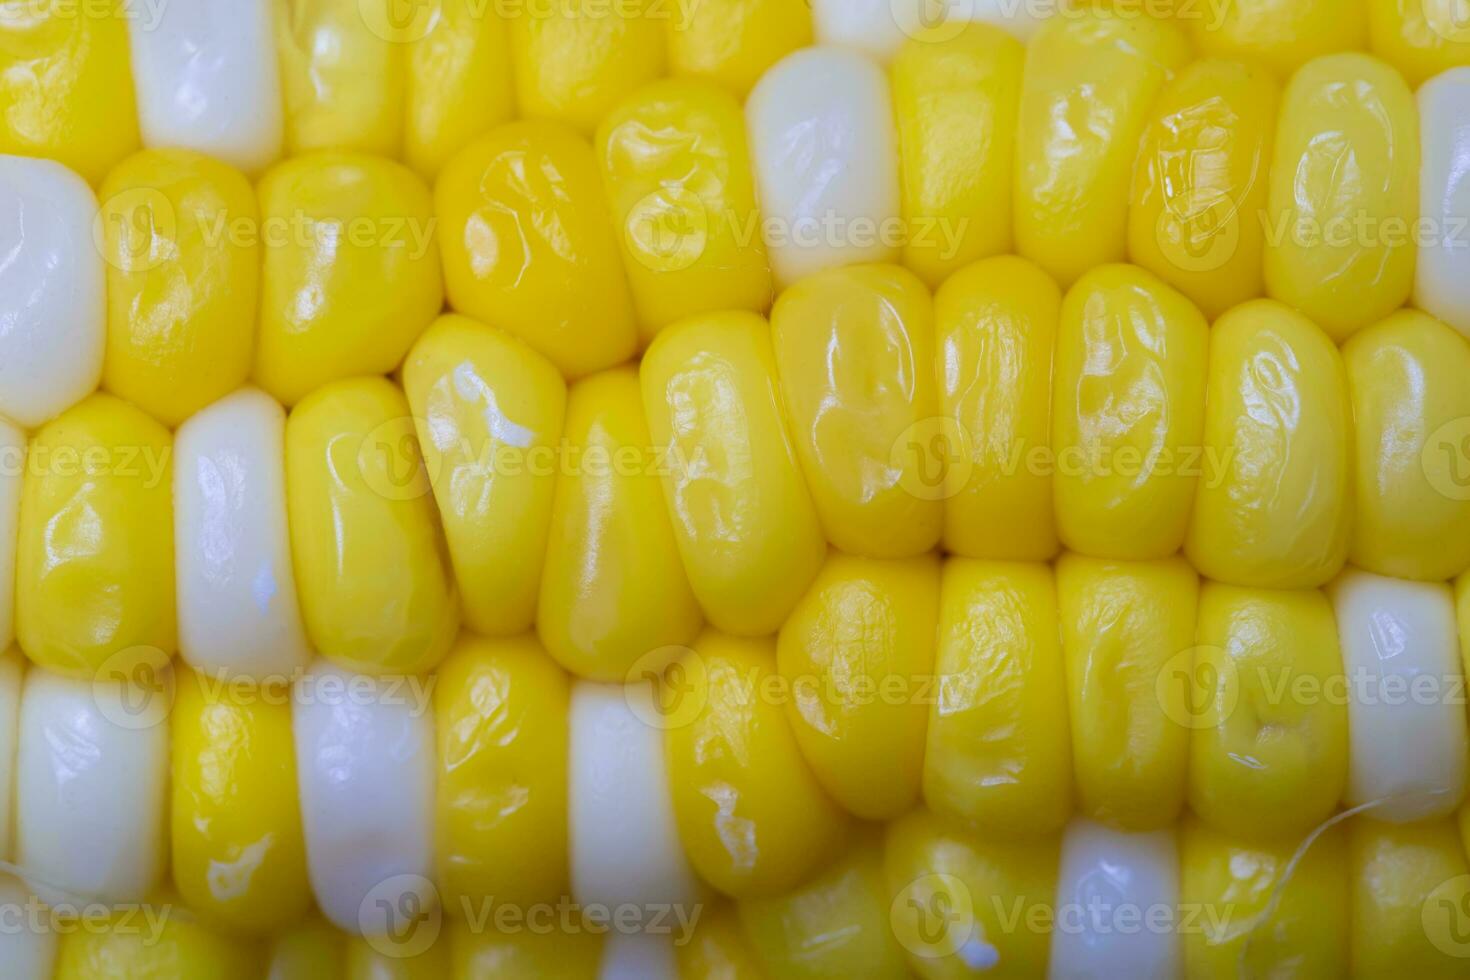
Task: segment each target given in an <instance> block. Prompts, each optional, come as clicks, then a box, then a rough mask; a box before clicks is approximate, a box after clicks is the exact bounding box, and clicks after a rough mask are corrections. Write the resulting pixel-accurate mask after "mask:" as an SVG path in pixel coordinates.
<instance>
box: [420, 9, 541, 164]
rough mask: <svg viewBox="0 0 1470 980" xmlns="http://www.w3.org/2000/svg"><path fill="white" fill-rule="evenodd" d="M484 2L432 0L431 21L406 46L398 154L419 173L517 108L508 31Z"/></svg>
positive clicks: (455, 150) (512, 115)
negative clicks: (401, 145) (404, 107)
mask: <svg viewBox="0 0 1470 980" xmlns="http://www.w3.org/2000/svg"><path fill="white" fill-rule="evenodd" d="M420 9H421V8H420ZM486 9H493V8H486V7H485V6H484V5H483V3H481V2H480V0H433V3H432V10H433V16H434V19H433V22H432V26H431V27H429V28H428V30H427V32H426V33H425V34H424V35H423V37H420V38H417V39H416V40H414V41H413V42H412V43H411V45H410V47H409V49H408V55H407V58H408V63H407V68H406V72H407V81H406V90H405V94H404V100H405V102H406V103H407V114H406V117H405V119H404V133H403V142H404V150H403V157H404V161H405V162H406V163H407V164H408V165H409V166H410V167H412V168H413V169H414V170H415V171H417V172H418V173H419V174H420V175H421V176H422V177H423V178H424V180H427V181H433V179H434V178H435V177H436V176H438V174H439V171H440V170H441V169H443V167H444V164H445V163H447V162H448V160H449V158H450V157H452V156H453V155H454V154H455V153H456V152H457V151H459V150H460V149H461V148H463V147H464V146H465V144H467V143H469V142H470V141H471V140H473V139H474V138H475V137H477V136H479V135H480V134H482V133H484V132H487V131H488V130H490V129H492V128H493V127H495V126H498V125H500V124H501V123H504V122H508V121H509V120H511V119H512V118H514V116H515V92H514V91H513V90H512V88H511V68H510V36H509V31H508V29H507V25H506V23H505V21H504V19H502V18H500V17H494V16H484V15H483V11H485V10H486Z"/></svg>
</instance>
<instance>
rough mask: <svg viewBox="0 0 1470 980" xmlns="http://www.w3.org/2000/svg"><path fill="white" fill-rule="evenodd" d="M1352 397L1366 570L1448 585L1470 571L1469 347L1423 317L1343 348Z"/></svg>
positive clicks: (1356, 529)
mask: <svg viewBox="0 0 1470 980" xmlns="http://www.w3.org/2000/svg"><path fill="white" fill-rule="evenodd" d="M1342 356H1343V361H1344V363H1345V364H1346V366H1347V379H1348V390H1349V392H1350V393H1351V396H1352V406H1353V423H1354V424H1353V433H1354V436H1355V442H1356V445H1355V446H1354V454H1353V458H1354V470H1355V472H1356V474H1357V480H1356V484H1357V487H1356V497H1355V500H1356V514H1355V517H1354V520H1353V543H1352V551H1351V553H1350V555H1349V557H1350V559H1351V560H1352V563H1353V564H1354V565H1357V566H1358V567H1359V568H1363V569H1366V570H1367V571H1370V572H1377V573H1378V574H1380V575H1392V576H1394V577H1397V578H1410V579H1421V580H1426V581H1442V580H1444V579H1447V578H1450V577H1452V576H1454V575H1457V574H1458V573H1460V572H1462V571H1464V570H1465V569H1466V568H1467V567H1470V496H1467V494H1465V492H1464V491H1463V489H1462V488H1461V487H1460V486H1459V484H1458V483H1457V482H1456V479H1457V477H1459V470H1460V468H1461V467H1463V465H1464V463H1463V459H1464V454H1463V451H1462V445H1461V443H1462V440H1463V439H1464V436H1465V432H1464V430H1463V426H1465V425H1466V424H1470V422H1467V420H1470V387H1467V386H1466V385H1465V381H1464V379H1465V378H1467V377H1470V346H1466V344H1465V340H1464V338H1463V337H1461V336H1460V335H1459V334H1458V333H1457V332H1456V331H1454V330H1452V329H1450V328H1449V327H1447V326H1445V325H1444V324H1443V323H1440V322H1439V321H1438V320H1436V319H1434V318H1433V317H1431V316H1428V315H1426V314H1424V313H1420V312H1418V311H1415V310H1404V311H1402V312H1399V313H1395V314H1394V315H1393V316H1391V317H1389V318H1388V319H1387V320H1383V321H1381V322H1379V323H1376V324H1374V325H1373V326H1371V327H1369V328H1367V329H1366V330H1364V331H1362V332H1361V333H1359V334H1357V335H1355V336H1354V337H1353V338H1352V339H1351V340H1349V341H1348V342H1347V343H1346V344H1345V345H1344V346H1343V349H1342Z"/></svg>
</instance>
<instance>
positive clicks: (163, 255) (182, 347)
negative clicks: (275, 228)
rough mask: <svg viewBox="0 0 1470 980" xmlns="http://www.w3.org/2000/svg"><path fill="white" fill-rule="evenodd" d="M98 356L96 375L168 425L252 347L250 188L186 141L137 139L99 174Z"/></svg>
mask: <svg viewBox="0 0 1470 980" xmlns="http://www.w3.org/2000/svg"><path fill="white" fill-rule="evenodd" d="M99 197H100V199H101V201H102V211H101V218H100V222H101V229H102V251H103V258H104V259H105V260H106V262H107V357H106V361H105V363H104V366H103V374H102V383H103V385H104V386H105V387H106V388H107V390H108V391H111V392H112V393H113V394H115V395H118V396H119V397H122V398H126V399H128V400H129V401H131V402H132V403H133V404H135V405H137V406H138V407H139V408H141V409H143V410H144V411H146V412H148V413H149V414H151V415H152V416H153V417H154V418H156V419H158V420H159V421H160V422H162V423H163V424H164V425H167V426H169V427H170V428H176V427H177V426H178V425H179V424H180V423H181V422H183V421H184V420H185V419H187V418H188V417H189V416H191V415H193V414H194V413H195V412H197V411H198V410H199V409H201V408H203V407H204V406H205V405H208V404H209V403H210V402H212V401H214V400H216V399H218V398H222V397H224V396H225V395H228V394H229V393H230V392H232V391H234V390H235V389H236V388H238V387H239V386H240V385H241V384H243V383H244V381H245V378H246V377H247V376H248V375H249V374H250V359H251V353H252V351H253V349H254V346H255V316H256V306H257V302H258V300H259V298H260V245H259V242H257V241H256V240H255V239H254V238H253V237H252V236H239V235H234V234H232V233H231V231H230V230H229V229H231V228H234V227H238V226H240V225H242V224H243V225H245V226H248V227H254V226H255V224H256V221H257V211H256V203H255V189H254V188H253V187H251V185H250V181H248V180H247V179H246V178H245V176H244V175H243V174H241V173H240V172H239V171H237V170H235V169H234V168H233V167H230V166H228V165H226V164H223V163H220V162H219V161H217V160H214V159H211V158H210V157H207V156H204V155H203V154H200V153H193V152H190V151H188V150H144V151H143V152H142V153H138V154H135V155H134V156H131V157H129V158H128V159H126V160H124V161H123V162H122V163H120V164H118V165H117V166H116V167H114V168H113V170H112V172H111V173H110V174H109V175H108V177H107V180H105V181H104V182H103V184H102V190H101V192H100V194H99Z"/></svg>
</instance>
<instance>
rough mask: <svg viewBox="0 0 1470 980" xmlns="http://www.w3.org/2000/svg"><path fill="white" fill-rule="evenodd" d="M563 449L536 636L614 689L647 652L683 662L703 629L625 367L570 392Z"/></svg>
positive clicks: (582, 673) (576, 669) (638, 398)
mask: <svg viewBox="0 0 1470 980" xmlns="http://www.w3.org/2000/svg"><path fill="white" fill-rule="evenodd" d="M564 441H565V444H566V446H567V447H568V451H567V453H566V454H565V457H564V462H563V463H562V464H561V468H560V472H559V473H558V477H557V485H556V494H555V497H554V500H553V503H552V510H551V534H550V537H549V538H548V540H547V543H546V565H545V568H544V570H543V572H542V575H541V596H540V604H539V606H538V612H537V616H536V628H537V630H538V631H539V633H540V635H541V642H542V643H544V644H546V649H547V651H548V652H550V654H551V655H552V656H553V657H555V658H556V659H557V661H558V662H559V663H560V664H561V665H562V666H563V667H565V668H566V669H567V670H569V671H570V672H571V673H573V674H576V675H577V676H578V677H585V678H587V679H589V680H597V681H611V682H618V683H621V682H623V681H625V680H628V679H629V677H628V675H629V671H631V670H632V669H633V668H634V667H635V666H638V665H639V664H640V658H642V657H643V656H644V655H645V654H653V653H655V652H656V651H660V650H663V651H664V652H665V656H663V658H662V660H663V662H664V663H667V662H668V661H671V660H673V659H675V658H676V657H677V656H679V654H680V653H682V650H679V649H677V648H678V647H682V646H684V645H686V644H688V643H689V642H690V641H691V640H693V639H694V637H695V636H696V635H697V634H698V633H699V628H700V625H701V622H702V616H701V615H700V610H699V604H698V603H697V602H696V601H695V598H694V593H693V591H692V590H691V589H690V587H689V580H688V578H687V577H686V575H685V573H684V568H683V565H682V564H680V561H679V549H678V545H677V544H676V543H675V540H674V531H673V528H672V527H671V526H670V524H669V514H668V509H667V507H666V506H665V504H664V500H663V490H662V488H661V487H660V485H659V476H658V462H659V461H658V460H657V459H655V458H654V457H655V456H656V455H657V454H656V453H654V452H653V449H652V446H653V441H652V439H651V438H650V437H649V433H648V423H647V421H646V418H645V416H644V413H643V401H642V394H641V392H640V391H639V388H638V375H637V374H636V373H635V372H634V370H633V369H632V368H631V367H622V368H615V369H613V370H611V371H604V372H603V373H601V374H596V375H593V376H592V377H590V378H584V379H583V380H581V381H579V382H577V383H576V384H575V385H573V386H572V389H571V393H570V394H569V396H568V398H567V415H566V428H565V438H564ZM655 659H659V658H655ZM642 665H643V666H645V667H648V668H649V669H657V668H658V667H659V666H662V665H661V664H655V663H649V662H647V661H644V662H643V663H642Z"/></svg>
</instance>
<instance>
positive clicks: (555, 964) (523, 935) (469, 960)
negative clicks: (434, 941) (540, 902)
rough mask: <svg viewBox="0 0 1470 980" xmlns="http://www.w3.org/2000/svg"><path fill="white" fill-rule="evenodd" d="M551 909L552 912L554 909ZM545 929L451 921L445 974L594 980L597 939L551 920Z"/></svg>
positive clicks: (492, 979)
mask: <svg viewBox="0 0 1470 980" xmlns="http://www.w3.org/2000/svg"><path fill="white" fill-rule="evenodd" d="M527 911H528V912H529V911H531V910H527ZM551 911H552V913H553V915H556V914H557V912H556V908H555V907H553V908H552V909H551ZM492 914H493V913H492ZM537 916H538V923H543V922H546V920H545V919H540V918H539V916H540V913H539V912H538V913H537ZM491 921H492V922H493V921H494V920H493V919H492V920H491ZM548 925H549V926H550V927H549V928H548ZM548 925H540V924H538V927H537V928H536V929H530V928H523V929H519V930H517V931H513V932H502V931H499V930H497V929H493V928H490V929H484V928H479V929H475V928H471V927H470V926H469V925H468V924H467V923H464V922H455V923H453V924H452V925H450V926H449V929H448V930H447V939H448V942H449V949H450V962H451V965H452V971H451V973H450V976H452V977H453V978H454V980H543V978H544V977H556V978H557V980H597V977H598V975H599V974H598V966H599V963H600V961H601V958H602V947H603V940H602V936H600V935H598V934H597V933H593V932H591V931H589V930H588V929H585V928H578V929H574V930H570V931H566V930H563V929H562V928H559V925H560V923H559V920H557V919H555V918H553V919H552V920H551V922H550V923H549V924H548ZM439 942H440V943H441V944H442V943H443V942H445V939H444V938H441V939H440V940H439Z"/></svg>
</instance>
